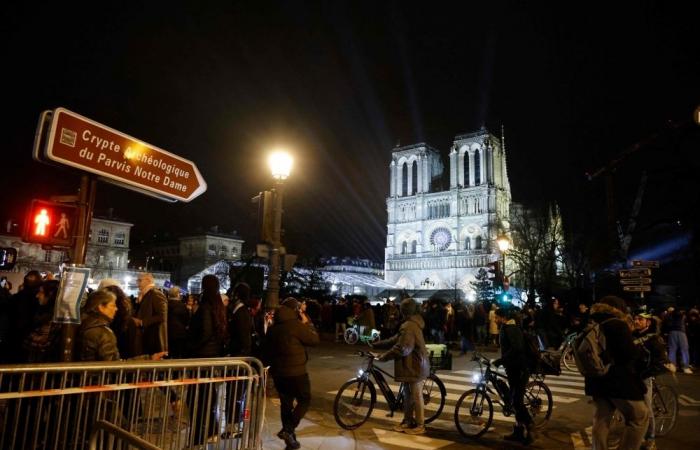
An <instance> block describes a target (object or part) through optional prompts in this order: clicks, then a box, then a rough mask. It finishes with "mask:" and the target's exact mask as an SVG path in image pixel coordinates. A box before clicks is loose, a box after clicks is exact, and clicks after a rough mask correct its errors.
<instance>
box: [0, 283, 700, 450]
mask: <svg viewBox="0 0 700 450" xmlns="http://www.w3.org/2000/svg"><path fill="white" fill-rule="evenodd" d="M137 284H138V295H137V296H133V297H130V296H127V295H126V294H125V292H124V291H123V290H122V289H121V287H120V285H119V283H118V282H117V281H116V280H113V279H104V280H101V281H100V283H99V286H98V288H97V289H96V290H94V291H92V292H90V293H89V294H88V295H86V296H85V298H84V299H83V301H82V303H81V308H80V312H81V323H80V326H79V328H78V331H77V339H76V342H77V344H76V346H75V358H74V359H76V360H81V361H115V360H120V359H154V360H158V359H162V358H164V357H165V356H169V357H171V358H211V357H222V356H233V357H236V356H256V357H259V358H261V359H262V360H263V361H264V362H265V364H267V365H270V367H271V376H272V379H273V381H274V384H275V387H276V389H277V391H278V393H279V395H280V403H281V404H280V409H281V416H282V424H283V427H282V430H281V431H280V432H279V433H278V436H279V437H280V438H281V439H283V440H284V441H285V443H286V446H287V448H291V449H296V448H299V446H300V444H299V442H298V441H297V439H296V432H295V430H296V427H297V426H298V425H299V421H300V420H301V419H302V418H303V416H304V414H305V413H306V411H307V410H308V408H309V405H310V400H311V388H310V380H309V376H308V373H307V370H306V363H307V360H308V355H307V347H309V346H314V345H316V344H318V342H319V340H320V339H319V333H318V331H326V332H328V333H333V334H334V335H335V338H336V341H339V340H341V339H342V337H343V333H344V332H345V330H346V327H347V326H349V325H357V326H358V327H359V329H360V332H361V333H366V334H368V333H370V332H371V331H372V330H373V329H378V330H380V331H381V335H382V337H383V338H384V339H383V340H381V341H379V342H376V343H375V344H374V346H375V347H377V348H387V349H388V350H387V351H386V352H384V353H383V354H381V355H379V357H378V358H379V359H380V360H381V361H388V360H394V362H395V369H394V370H395V372H394V373H395V375H396V379H397V380H398V381H401V382H404V383H406V392H408V396H407V398H406V401H405V402H404V414H405V416H404V420H403V421H402V422H401V424H399V425H397V426H396V427H395V430H396V431H400V432H405V433H407V434H422V433H424V432H425V427H424V414H423V405H422V396H421V395H420V388H419V386H420V383H421V382H422V381H423V380H425V378H426V377H427V376H428V373H429V359H428V356H427V350H426V342H433V343H446V344H448V345H449V344H453V345H455V346H456V347H457V348H459V350H460V351H461V353H462V354H463V353H466V352H468V351H470V350H474V349H475V348H476V346H477V345H479V346H493V347H494V348H499V349H500V352H501V357H500V358H499V359H497V360H496V361H494V364H496V365H503V366H504V367H505V369H506V374H507V376H508V379H509V384H510V389H511V392H510V394H511V399H512V404H513V408H514V410H515V418H516V425H515V427H514V429H513V433H511V434H510V435H508V436H506V437H505V438H506V439H507V440H510V441H518V442H520V443H523V444H531V443H532V442H534V440H535V439H536V434H535V431H534V429H533V427H532V418H531V417H530V416H529V414H528V412H527V409H526V408H525V407H524V405H523V395H524V388H525V384H526V383H527V380H528V377H529V375H530V370H531V365H530V364H529V363H530V362H529V361H527V355H528V352H527V351H526V350H527V339H529V338H528V337H533V336H534V337H536V339H537V341H538V342H539V343H541V344H540V346H541V348H549V349H557V348H559V346H560V345H561V343H562V342H563V340H564V337H565V336H566V334H567V333H572V332H575V333H579V336H587V335H588V334H587V333H589V332H590V331H591V330H592V329H596V330H600V333H602V335H604V336H605V337H606V342H607V347H606V349H605V354H606V357H605V358H607V359H606V360H605V361H604V362H603V363H604V364H603V363H601V364H603V367H602V368H601V373H596V374H595V376H593V375H591V374H589V373H584V371H582V373H584V376H585V381H586V382H585V391H586V394H588V395H590V396H591V397H592V398H593V402H594V405H595V416H594V426H593V441H594V447H595V448H605V444H604V442H605V441H606V438H607V433H608V426H609V423H610V418H611V417H612V414H613V413H614V412H615V411H620V413H621V414H622V415H623V416H624V419H625V421H624V422H625V427H626V429H625V434H624V436H623V439H622V442H621V444H620V448H624V449H638V448H643V449H648V450H652V449H654V448H655V436H654V424H653V414H650V404H651V379H652V377H654V376H657V375H660V374H662V373H664V372H668V371H671V372H675V371H676V370H678V371H682V372H684V373H688V374H690V373H692V367H693V366H694V365H697V364H698V356H699V347H698V344H699V342H698V339H699V338H700V312H699V311H698V308H691V309H688V310H684V309H681V308H673V307H670V308H668V309H665V310H662V311H658V312H657V313H656V314H653V313H652V311H650V310H649V311H648V310H646V309H641V310H637V311H634V312H630V310H629V309H628V307H627V305H626V304H625V302H624V300H622V299H620V298H618V297H613V296H608V297H604V298H602V299H601V300H600V301H598V302H596V303H594V304H593V305H592V306H591V307H590V308H589V307H588V306H587V305H586V304H583V303H581V304H577V305H575V307H570V308H569V309H565V308H564V306H563V305H562V303H561V302H560V301H559V300H558V299H555V298H553V299H551V300H550V301H548V302H547V303H546V304H545V305H544V306H543V307H539V306H535V307H529V306H528V307H525V308H523V309H522V310H521V309H518V308H515V307H512V306H506V305H499V304H498V303H496V302H481V301H479V302H448V301H442V300H440V299H431V300H429V301H425V302H422V303H419V302H417V301H415V300H414V299H412V298H405V299H402V300H401V301H400V302H399V304H397V303H396V302H394V301H393V300H388V301H386V302H384V303H382V304H375V305H372V304H371V303H370V302H369V301H367V299H365V298H362V297H351V298H340V299H337V300H327V301H320V302H319V301H317V300H313V299H304V298H299V299H296V298H292V297H289V298H287V299H285V300H284V301H282V302H281V306H280V307H278V308H277V309H276V310H275V311H268V312H265V311H264V310H263V308H262V305H261V299H260V298H258V297H254V296H253V295H252V294H251V290H250V287H249V286H248V285H247V284H245V283H237V284H235V285H234V286H233V287H232V288H231V289H229V290H228V292H227V293H226V294H221V290H220V285H219V280H218V279H217V278H216V277H215V276H213V275H207V276H205V277H203V279H202V285H201V287H202V289H201V293H200V294H197V295H195V294H189V295H184V296H183V295H182V293H181V292H180V290H179V288H177V287H173V288H170V289H168V290H161V289H159V288H157V287H156V286H155V283H154V279H153V276H152V275H151V274H149V273H141V274H140V275H139V276H138V279H137ZM58 290H59V282H58V281H57V280H54V279H51V278H50V277H49V278H43V277H42V276H41V274H40V273H39V272H36V271H30V272H28V273H27V274H26V276H25V277H24V280H23V284H22V286H21V287H20V288H19V290H18V292H17V293H14V294H10V291H9V288H8V287H7V284H6V283H5V284H3V286H2V287H0V350H1V351H0V358H1V361H0V362H2V363H42V362H52V361H59V360H61V357H62V354H61V352H62V350H63V349H62V347H61V327H60V325H59V324H56V323H55V322H53V320H52V319H53V314H54V309H55V304H56V301H57V295H58ZM579 370H581V369H579ZM200 431H201V433H202V434H203V435H204V434H205V431H206V430H200Z"/></svg>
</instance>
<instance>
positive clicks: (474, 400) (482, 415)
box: [454, 352, 552, 438]
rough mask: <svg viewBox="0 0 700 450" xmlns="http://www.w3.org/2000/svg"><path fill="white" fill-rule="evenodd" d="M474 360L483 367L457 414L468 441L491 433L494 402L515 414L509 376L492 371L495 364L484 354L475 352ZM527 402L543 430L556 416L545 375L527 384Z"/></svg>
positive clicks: (456, 420) (508, 413)
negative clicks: (551, 417)
mask: <svg viewBox="0 0 700 450" xmlns="http://www.w3.org/2000/svg"><path fill="white" fill-rule="evenodd" d="M473 360H474V361H476V362H477V363H478V364H479V372H480V373H478V374H474V376H473V377H472V381H473V382H474V383H475V384H476V388H475V389H470V390H468V391H466V392H464V393H463V394H462V396H461V397H460V398H459V400H457V404H456V406H455V413H454V421H455V425H456V426H457V430H458V431H459V432H460V434H461V435H462V436H464V437H467V438H478V437H480V436H482V435H483V434H484V433H486V431H488V429H489V427H490V426H491V423H492V422H493V409H494V407H493V403H494V401H495V403H497V404H499V405H501V407H502V408H503V415H504V416H506V417H509V416H511V415H514V414H515V410H514V409H513V404H512V401H511V398H510V387H509V386H508V379H507V377H506V376H505V375H503V374H501V373H498V372H496V371H495V370H493V369H491V361H489V360H488V359H487V358H485V357H484V356H483V355H481V354H479V353H476V352H475V353H474V358H473ZM492 395H493V396H496V399H495V400H492V399H491V396H492ZM524 402H525V407H526V408H527V409H528V412H529V413H530V416H531V417H532V420H533V422H534V425H535V427H536V428H541V427H543V426H544V425H545V424H546V423H547V421H548V420H549V418H550V416H551V415H552V391H550V390H549V387H547V385H546V384H545V383H544V376H543V375H534V380H532V381H530V382H528V383H527V385H526V386H525V398H524Z"/></svg>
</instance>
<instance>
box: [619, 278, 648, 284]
mask: <svg viewBox="0 0 700 450" xmlns="http://www.w3.org/2000/svg"><path fill="white" fill-rule="evenodd" d="M620 284H651V278H622V279H620Z"/></svg>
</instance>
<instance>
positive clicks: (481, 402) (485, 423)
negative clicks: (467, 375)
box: [455, 389, 493, 438]
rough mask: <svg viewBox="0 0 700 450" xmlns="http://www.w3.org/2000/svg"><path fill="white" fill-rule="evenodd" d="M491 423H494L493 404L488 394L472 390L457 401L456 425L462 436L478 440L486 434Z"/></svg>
mask: <svg viewBox="0 0 700 450" xmlns="http://www.w3.org/2000/svg"><path fill="white" fill-rule="evenodd" d="M491 422H493V402H491V398H490V397H489V396H488V394H486V393H484V392H481V391H477V390H476V389H470V390H468V391H467V392H465V393H464V394H462V396H461V397H460V398H459V400H457V404H456V405H455V425H456V426H457V431H459V433H460V434H461V435H462V436H464V437H468V438H478V437H479V436H481V435H483V434H484V433H486V431H487V430H488V429H489V427H490V426H491Z"/></svg>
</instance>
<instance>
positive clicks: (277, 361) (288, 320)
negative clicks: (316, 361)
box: [264, 306, 320, 377]
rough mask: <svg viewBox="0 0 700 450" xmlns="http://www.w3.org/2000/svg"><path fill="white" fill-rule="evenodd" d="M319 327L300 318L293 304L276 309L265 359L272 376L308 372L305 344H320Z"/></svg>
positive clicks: (306, 345) (307, 345)
mask: <svg viewBox="0 0 700 450" xmlns="http://www.w3.org/2000/svg"><path fill="white" fill-rule="evenodd" d="M319 342H320V339H319V337H318V333H316V330H314V328H313V327H312V326H310V325H306V324H303V323H301V322H300V321H299V317H298V316H297V312H296V310H295V309H293V308H289V307H287V306H280V307H278V308H277V310H276V311H275V323H274V324H273V325H272V326H271V327H270V328H269V329H268V330H267V334H266V335H265V347H264V359H265V361H266V363H268V364H270V372H271V374H272V376H273V377H295V376H299V375H304V374H305V373H306V361H308V359H309V357H308V355H307V353H306V347H313V346H316V345H318V343H319Z"/></svg>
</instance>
